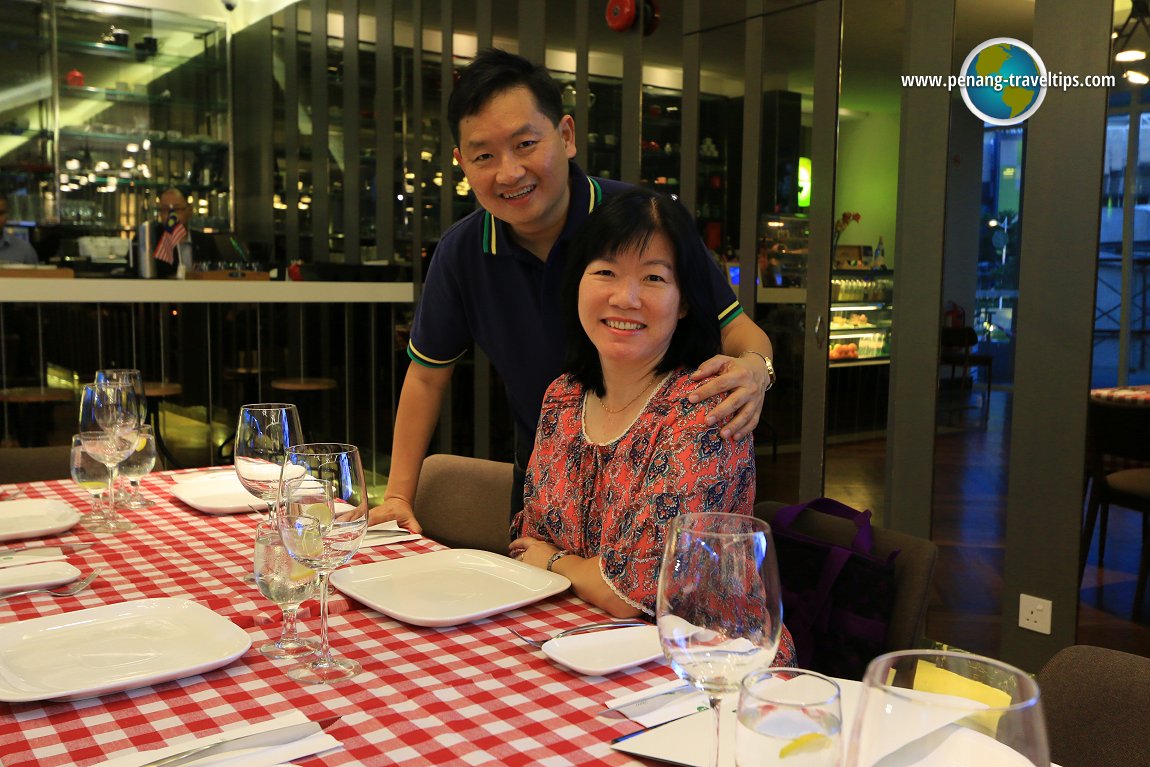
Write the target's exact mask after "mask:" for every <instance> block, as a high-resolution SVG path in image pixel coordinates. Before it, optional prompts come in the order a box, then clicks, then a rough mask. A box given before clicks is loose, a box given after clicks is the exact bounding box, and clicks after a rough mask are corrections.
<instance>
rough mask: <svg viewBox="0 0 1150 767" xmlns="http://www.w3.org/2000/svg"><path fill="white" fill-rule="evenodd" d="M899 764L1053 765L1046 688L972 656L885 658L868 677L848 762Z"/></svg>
mask: <svg viewBox="0 0 1150 767" xmlns="http://www.w3.org/2000/svg"><path fill="white" fill-rule="evenodd" d="M896 763H897V764H928V763H930V764H975V765H977V764H993V765H1028V766H1031V767H1048V765H1049V764H1050V747H1049V745H1048V743H1047V738H1046V719H1045V716H1044V715H1043V713H1042V703H1041V700H1040V697H1039V690H1038V683H1037V682H1035V681H1034V679H1033V678H1032V677H1031V676H1030V675H1029V674H1027V673H1026V672H1024V671H1022V670H1020V669H1017V668H1015V667H1014V666H1011V665H1009V664H1007V663H1003V662H1002V661H998V660H993V659H991V658H984V657H982V656H980V655H971V654H969V653H962V652H944V651H936V650H901V651H899V652H892V653H887V654H886V655H880V656H879V657H877V658H875V659H874V660H872V661H871V662H870V664H869V665H868V666H867V670H866V673H865V674H864V675H863V692H862V700H861V701H860V703H859V707H858V710H857V711H856V713H855V719H854V726H853V727H852V728H851V736H850V744H849V747H848V751H847V759H846V764H847V765H848V767H874V765H880V764H881V765H886V764H896Z"/></svg>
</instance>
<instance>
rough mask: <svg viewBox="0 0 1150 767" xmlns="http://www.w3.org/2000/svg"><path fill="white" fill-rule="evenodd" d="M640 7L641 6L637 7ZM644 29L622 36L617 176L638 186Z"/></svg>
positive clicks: (639, 176) (640, 27)
mask: <svg viewBox="0 0 1150 767" xmlns="http://www.w3.org/2000/svg"><path fill="white" fill-rule="evenodd" d="M639 5H640V6H641V5H642V3H639ZM642 28H643V25H642V24H639V23H636V24H634V25H632V26H631V28H630V29H628V30H627V31H626V32H623V33H622V36H623V94H622V98H623V125H622V130H621V131H620V136H619V140H620V141H621V142H622V146H621V147H620V151H619V157H620V173H619V176H620V178H622V179H623V180H624V181H626V182H628V183H631V184H638V183H639V179H640V178H641V177H642V167H641V166H642V143H643V140H642V139H643V29H642Z"/></svg>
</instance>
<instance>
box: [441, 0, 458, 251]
mask: <svg viewBox="0 0 1150 767" xmlns="http://www.w3.org/2000/svg"><path fill="white" fill-rule="evenodd" d="M452 6H453V2H452V0H440V19H439V22H440V29H441V30H442V36H443V42H442V47H443V51H442V53H443V55H442V58H441V59H440V61H439V91H440V93H441V94H442V95H441V96H440V98H439V147H440V151H439V158H438V159H439V173H440V182H441V183H440V186H439V234H440V235H441V236H442V234H443V233H444V232H445V231H447V227H449V226H451V223H452V221H454V220H455V214H454V203H455V184H454V183H452V179H453V177H454V157H453V156H452V152H451V147H453V146H455V142H454V141H453V140H452V137H451V125H450V124H449V123H448V121H447V100H448V98H450V97H451V89H452V86H453V84H454V79H455V77H454V70H455V66H454V65H455V45H454V41H453V39H452V30H454V28H455V23H454V16H453V13H452Z"/></svg>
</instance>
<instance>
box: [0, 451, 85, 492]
mask: <svg viewBox="0 0 1150 767" xmlns="http://www.w3.org/2000/svg"><path fill="white" fill-rule="evenodd" d="M71 454H72V447H71V446H70V445H52V446H50V447H0V484H4V483H9V482H35V481H38V480H44V479H67V478H68V477H69V476H71V471H72V469H71V466H70V465H69V460H70V459H71Z"/></svg>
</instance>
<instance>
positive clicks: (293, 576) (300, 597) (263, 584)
mask: <svg viewBox="0 0 1150 767" xmlns="http://www.w3.org/2000/svg"><path fill="white" fill-rule="evenodd" d="M253 570H254V573H255V582H256V586H257V587H258V588H259V590H260V593H261V594H263V595H264V596H265V597H267V598H268V599H270V600H271V601H273V602H275V603H276V604H277V605H279V606H280V608H281V609H282V610H283V621H282V622H283V629H282V630H281V631H280V637H279V639H277V640H275V641H274V642H268V643H266V644H264V645H263V646H262V647H260V652H261V653H263V654H264V655H265V656H267V657H268V658H298V657H300V656H301V655H310V654H311V653H313V652H315V648H316V645H315V642H313V641H311V640H307V639H301V638H300V636H299V634H297V633H296V613H297V612H298V611H299V606H300V604H301V603H303V602H306V601H307V600H309V599H311V598H312V597H314V596H315V586H316V575H315V570H312V569H311V568H310V567H308V566H306V565H304V564H302V563H300V562H296V561H295V560H294V559H292V558H291V555H290V554H289V553H288V551H287V549H286V548H284V544H283V539H282V538H281V537H280V531H279V528H278V527H277V526H276V525H275V523H274V521H273V520H272V519H271V518H270V517H269V518H268V519H265V520H263V521H261V522H260V523H259V524H258V525H257V526H256V549H255V556H254V558H253Z"/></svg>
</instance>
